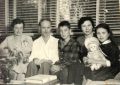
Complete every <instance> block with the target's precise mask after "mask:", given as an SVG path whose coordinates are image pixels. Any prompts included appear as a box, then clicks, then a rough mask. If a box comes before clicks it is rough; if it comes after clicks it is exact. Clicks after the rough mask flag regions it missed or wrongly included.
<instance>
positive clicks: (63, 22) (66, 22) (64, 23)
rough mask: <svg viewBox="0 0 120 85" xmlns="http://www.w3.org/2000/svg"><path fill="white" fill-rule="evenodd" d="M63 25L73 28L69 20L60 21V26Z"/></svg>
mask: <svg viewBox="0 0 120 85" xmlns="http://www.w3.org/2000/svg"><path fill="white" fill-rule="evenodd" d="M63 26H66V27H68V28H69V29H70V28H71V26H70V23H69V22H68V21H62V22H60V23H59V25H58V28H60V27H63Z"/></svg>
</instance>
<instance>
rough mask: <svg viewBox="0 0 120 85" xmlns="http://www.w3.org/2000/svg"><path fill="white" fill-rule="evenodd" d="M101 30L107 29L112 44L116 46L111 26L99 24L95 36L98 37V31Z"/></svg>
mask: <svg viewBox="0 0 120 85" xmlns="http://www.w3.org/2000/svg"><path fill="white" fill-rule="evenodd" d="M99 28H103V29H105V30H106V31H107V32H108V33H109V37H108V38H109V39H110V40H111V42H112V43H114V44H116V43H115V40H114V37H113V33H112V30H111V29H110V27H109V25H108V24H106V23H100V24H98V25H97V26H96V27H95V36H96V37H97V30H98V29H99Z"/></svg>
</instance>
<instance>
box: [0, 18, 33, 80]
mask: <svg viewBox="0 0 120 85" xmlns="http://www.w3.org/2000/svg"><path fill="white" fill-rule="evenodd" d="M11 27H12V28H13V31H14V34H13V35H11V36H8V37H6V39H5V40H4V41H3V42H2V43H1V44H0V49H2V50H3V51H5V50H6V49H7V50H8V51H7V54H8V55H7V56H6V57H7V58H8V59H10V60H11V61H15V62H13V68H14V77H13V79H18V78H17V77H19V76H17V77H15V74H16V73H17V72H18V69H22V70H21V72H19V74H22V75H24V74H23V71H24V73H25V68H26V67H25V64H24V62H27V60H28V57H29V55H30V52H31V49H32V42H33V41H32V38H31V37H29V36H26V35H23V34H22V32H23V28H24V21H23V20H21V19H18V18H16V19H14V20H13V22H12V24H11ZM19 57H21V59H22V61H21V60H20V58H19ZM19 61H21V62H19ZM19 64H20V65H19ZM21 65H22V68H21ZM14 66H15V67H14ZM12 70H13V69H12ZM24 76H25V75H24ZM19 79H20V80H21V79H23V77H19Z"/></svg>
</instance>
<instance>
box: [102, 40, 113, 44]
mask: <svg viewBox="0 0 120 85" xmlns="http://www.w3.org/2000/svg"><path fill="white" fill-rule="evenodd" d="M110 42H111V40H106V41H104V42H103V43H102V44H108V43H110Z"/></svg>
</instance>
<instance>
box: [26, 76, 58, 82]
mask: <svg viewBox="0 0 120 85" xmlns="http://www.w3.org/2000/svg"><path fill="white" fill-rule="evenodd" d="M55 80H56V81H57V76H56V75H42V74H40V75H35V76H32V77H28V78H26V79H25V82H26V83H35V84H45V83H48V82H51V81H55Z"/></svg>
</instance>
